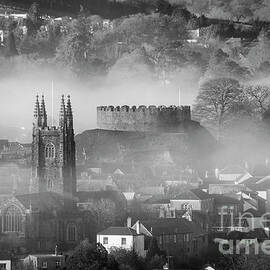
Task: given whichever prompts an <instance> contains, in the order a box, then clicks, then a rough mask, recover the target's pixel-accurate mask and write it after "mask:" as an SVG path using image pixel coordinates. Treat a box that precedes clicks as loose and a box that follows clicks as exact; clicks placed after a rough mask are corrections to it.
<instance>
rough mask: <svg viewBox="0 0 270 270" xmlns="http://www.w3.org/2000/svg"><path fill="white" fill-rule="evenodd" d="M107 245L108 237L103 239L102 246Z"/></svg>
mask: <svg viewBox="0 0 270 270" xmlns="http://www.w3.org/2000/svg"><path fill="white" fill-rule="evenodd" d="M107 244H108V237H103V245H107Z"/></svg>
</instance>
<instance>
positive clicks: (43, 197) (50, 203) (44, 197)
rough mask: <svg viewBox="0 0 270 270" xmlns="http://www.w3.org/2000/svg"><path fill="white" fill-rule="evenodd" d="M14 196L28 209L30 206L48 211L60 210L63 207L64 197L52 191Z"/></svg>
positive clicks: (33, 208)
mask: <svg viewBox="0 0 270 270" xmlns="http://www.w3.org/2000/svg"><path fill="white" fill-rule="evenodd" d="M15 198H16V199H17V200H18V201H20V202H21V203H22V204H23V206H24V207H25V208H26V209H29V208H30V206H31V207H32V210H39V211H46V212H50V211H52V210H62V209H63V207H64V197H63V196H62V195H60V194H58V193H54V192H42V193H32V194H24V195H16V196H15Z"/></svg>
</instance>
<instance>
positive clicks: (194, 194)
mask: <svg viewBox="0 0 270 270" xmlns="http://www.w3.org/2000/svg"><path fill="white" fill-rule="evenodd" d="M211 198H212V197H211V196H210V195H209V194H208V193H206V192H204V191H202V190H201V189H191V190H189V191H187V192H183V193H181V194H179V195H177V196H176V197H175V198H173V199H172V200H207V199H211Z"/></svg>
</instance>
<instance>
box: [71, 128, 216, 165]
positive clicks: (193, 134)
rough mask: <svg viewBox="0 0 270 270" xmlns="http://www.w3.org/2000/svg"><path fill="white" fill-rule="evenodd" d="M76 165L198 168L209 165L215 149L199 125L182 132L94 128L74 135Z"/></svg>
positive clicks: (209, 137)
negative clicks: (79, 163)
mask: <svg viewBox="0 0 270 270" xmlns="http://www.w3.org/2000/svg"><path fill="white" fill-rule="evenodd" d="M75 140H76V147H77V157H78V160H79V162H81V161H83V160H85V159H86V163H87V164H88V166H89V167H102V166H103V165H107V166H108V165H109V166H111V167H112V168H124V169H130V168H131V167H132V166H135V167H136V168H143V167H148V168H152V169H153V168H155V167H166V166H170V165H177V166H178V167H179V169H180V168H182V169H183V168H186V167H187V166H189V165H190V164H196V165H197V167H198V169H203V167H204V166H209V163H210V159H205V156H206V154H207V155H208V157H210V156H211V153H213V151H214V150H215V148H216V147H215V145H216V142H215V140H214V138H213V137H212V136H211V135H210V134H209V133H208V132H207V130H206V129H204V128H203V127H201V126H200V125H193V126H191V127H189V128H187V129H186V130H183V132H182V133H151V132H132V131H112V130H101V129H93V130H88V131H85V132H83V133H81V134H79V135H77V136H76V138H75Z"/></svg>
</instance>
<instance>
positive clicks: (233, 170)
mask: <svg viewBox="0 0 270 270" xmlns="http://www.w3.org/2000/svg"><path fill="white" fill-rule="evenodd" d="M246 172H247V170H246V169H244V168H242V167H241V166H238V165H229V166H227V167H225V168H224V169H223V170H221V171H220V172H219V173H220V174H245V173H246Z"/></svg>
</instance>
